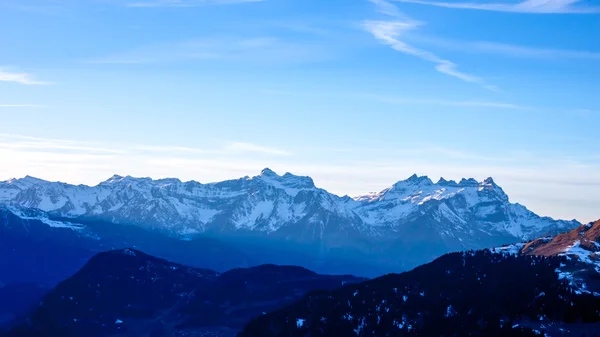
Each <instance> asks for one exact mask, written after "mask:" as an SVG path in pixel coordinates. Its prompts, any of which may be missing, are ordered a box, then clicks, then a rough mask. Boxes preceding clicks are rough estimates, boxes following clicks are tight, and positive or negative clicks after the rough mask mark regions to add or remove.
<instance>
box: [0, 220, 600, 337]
mask: <svg viewBox="0 0 600 337" xmlns="http://www.w3.org/2000/svg"><path fill="white" fill-rule="evenodd" d="M599 254H600V221H598V222H596V223H590V224H587V225H582V226H580V227H578V228H575V229H573V230H571V231H569V232H565V233H561V234H559V235H556V236H553V237H542V238H538V239H535V240H532V241H527V242H522V243H516V244H510V245H505V246H501V247H497V248H492V249H485V250H478V251H464V252H456V253H449V254H445V255H444V256H442V257H440V258H438V259H436V260H435V261H433V262H430V263H428V264H425V265H422V266H419V267H417V268H415V269H413V270H411V271H408V272H404V273H401V274H388V275H385V276H381V277H378V278H375V279H372V280H365V279H362V278H357V277H353V276H348V275H339V276H327V275H319V274H316V273H314V272H311V271H309V270H307V269H305V268H301V267H295V266H275V265H261V266H257V267H251V268H236V269H233V270H230V271H227V272H224V273H219V272H216V271H213V270H208V269H201V268H191V267H187V266H184V265H180V264H176V263H172V262H169V261H166V260H163V259H159V258H155V257H152V256H149V255H147V254H145V253H143V252H141V251H138V250H134V249H120V250H114V251H108V252H102V253H99V254H97V255H95V256H94V257H93V258H91V259H90V260H89V262H87V263H86V264H85V266H84V267H83V268H81V270H79V271H78V272H77V273H75V274H74V275H73V276H72V277H70V278H68V279H66V280H65V281H63V282H61V283H60V284H59V285H58V286H56V287H55V288H54V289H53V290H52V291H50V292H49V293H48V294H47V295H46V296H44V297H43V298H42V299H41V300H38V301H37V304H35V305H33V306H32V307H31V308H30V310H29V311H28V313H27V314H25V315H23V316H22V317H21V320H20V321H18V322H17V324H15V325H13V327H12V328H11V329H10V330H9V331H7V332H5V334H4V335H3V337H53V336H65V337H82V336H86V337H105V336H115V337H117V336H123V337H128V336H131V337H133V336H136V337H137V336H149V337H175V336H190V337H191V336H196V337H200V336H202V337H208V336H212V337H215V336H221V337H232V336H235V335H237V336H239V337H259V336H260V337H270V336H341V337H344V336H360V337H364V336H498V337H500V336H502V337H504V336H550V337H553V336H561V337H564V336H588V337H592V336H598V331H600V309H599V308H600V255H599ZM238 332H239V334H238ZM0 335H1V333H0Z"/></svg>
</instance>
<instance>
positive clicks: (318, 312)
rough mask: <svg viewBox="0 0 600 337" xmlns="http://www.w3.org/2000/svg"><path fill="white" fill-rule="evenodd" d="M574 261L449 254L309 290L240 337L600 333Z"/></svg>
mask: <svg viewBox="0 0 600 337" xmlns="http://www.w3.org/2000/svg"><path fill="white" fill-rule="evenodd" d="M572 263H575V262H573V261H571V260H570V259H568V258H567V257H564V256H560V257H558V256H553V257H545V256H516V255H513V254H505V253H495V252H492V251H489V250H483V251H470V252H466V253H451V254H447V255H445V256H443V257H441V258H439V259H437V260H435V261H434V262H432V263H429V264H426V265H423V266H420V267H417V268H415V269H414V270H412V271H409V272H406V273H403V274H389V275H385V276H382V277H379V278H377V279H373V280H369V281H366V282H363V283H360V284H352V285H347V286H344V287H342V288H340V289H336V290H333V291H316V292H313V293H310V294H308V295H306V296H305V297H304V298H303V299H302V300H301V301H299V302H297V303H294V304H292V305H289V306H287V307H285V308H283V309H280V310H276V311H274V312H272V313H269V314H267V315H263V316H260V317H258V318H256V319H255V320H253V321H252V322H250V323H249V324H248V325H247V326H246V328H245V329H244V330H243V332H242V333H240V335H239V336H240V337H259V336H260V337H269V336H273V337H275V336H286V337H288V336H311V337H315V336H339V337H342V336H535V335H538V334H546V335H548V336H563V334H564V335H565V336H582V335H586V336H595V335H598V336H600V333H597V332H600V297H597V296H594V295H592V293H586V292H580V291H579V292H577V291H575V290H574V289H573V288H572V287H571V286H570V285H569V281H568V280H567V279H559V274H558V273H557V269H558V268H564V267H565V266H568V265H570V264H572ZM595 277H598V275H596V276H595Z"/></svg>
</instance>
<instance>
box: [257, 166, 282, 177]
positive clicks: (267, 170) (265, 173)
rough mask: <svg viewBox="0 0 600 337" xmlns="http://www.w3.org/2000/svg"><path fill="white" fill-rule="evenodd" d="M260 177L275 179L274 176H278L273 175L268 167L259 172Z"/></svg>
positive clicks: (273, 172)
mask: <svg viewBox="0 0 600 337" xmlns="http://www.w3.org/2000/svg"><path fill="white" fill-rule="evenodd" d="M260 175H261V176H266V177H275V176H278V174H277V173H275V171H273V170H271V169H270V168H268V167H265V168H264V169H263V170H262V171H260Z"/></svg>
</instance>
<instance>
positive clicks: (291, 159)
mask: <svg viewBox="0 0 600 337" xmlns="http://www.w3.org/2000/svg"><path fill="white" fill-rule="evenodd" d="M496 1H497V2H494V3H493V2H489V1H488V2H485V1H474V2H469V3H463V2H460V1H450V0H446V2H435V1H426V0H423V1H421V0H400V1H384V0H371V1H369V0H327V1H323V0H264V1H241V0H238V1H235V0H228V1H225V0H212V1H211V0H204V1H202V0H187V1H186V0H180V1H174V0H173V1H169V0H139V1H138V0H62V1H61V0H0V31H1V32H3V34H0V46H2V47H1V48H0V120H1V123H0V179H2V180H3V179H8V178H11V177H22V176H24V175H26V174H29V175H33V176H38V177H41V178H45V179H50V180H60V181H66V182H71V183H87V184H96V183H98V182H99V181H101V180H104V179H107V178H108V177H109V176H111V175H112V174H114V173H118V174H121V175H125V174H130V175H133V176H151V177H153V178H160V177H168V176H176V177H179V178H181V179H183V180H190V179H194V180H198V181H201V182H210V181H217V180H222V179H228V178H235V177H240V176H244V175H255V174H258V172H259V171H260V170H261V169H262V168H264V167H270V168H272V169H274V170H275V171H277V172H279V173H284V172H286V171H290V172H293V173H296V174H300V175H311V176H313V178H314V179H315V181H316V183H317V184H318V185H319V186H321V187H323V188H326V189H328V190H330V191H332V192H334V193H337V194H340V195H343V194H349V195H357V194H361V193H366V192H370V191H378V190H381V189H383V188H385V187H387V186H389V185H391V184H392V183H394V182H395V181H397V180H401V179H405V178H406V177H408V176H410V175H411V174H412V173H417V174H420V175H429V176H430V177H432V178H433V179H434V180H435V179H437V178H439V177H440V176H443V177H445V178H447V179H459V178H461V177H474V178H476V179H478V180H482V179H484V178H486V177H488V176H493V177H494V178H495V180H496V182H497V183H498V184H499V185H501V186H503V187H504V189H505V191H506V192H507V193H508V194H509V196H510V197H511V200H512V201H514V202H520V203H523V204H525V205H526V206H528V207H529V208H531V209H532V210H534V211H535V212H538V213H540V214H542V215H550V216H554V217H560V218H568V219H572V218H577V219H579V220H582V221H589V220H592V219H596V218H599V217H600V212H599V211H598V209H597V205H598V200H599V199H600V150H599V149H600V140H599V138H598V136H597V134H598V125H600V98H599V96H598V93H599V92H600V80H599V79H600V2H599V1H595V0H588V1H584V0H581V1H574V0H546V1H543V0H528V1H525V2H518V1H512V0H510V1H509V0H496Z"/></svg>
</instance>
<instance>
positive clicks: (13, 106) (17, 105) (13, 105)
mask: <svg viewBox="0 0 600 337" xmlns="http://www.w3.org/2000/svg"><path fill="white" fill-rule="evenodd" d="M45 107H46V106H45V105H40V104H0V108H45Z"/></svg>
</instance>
